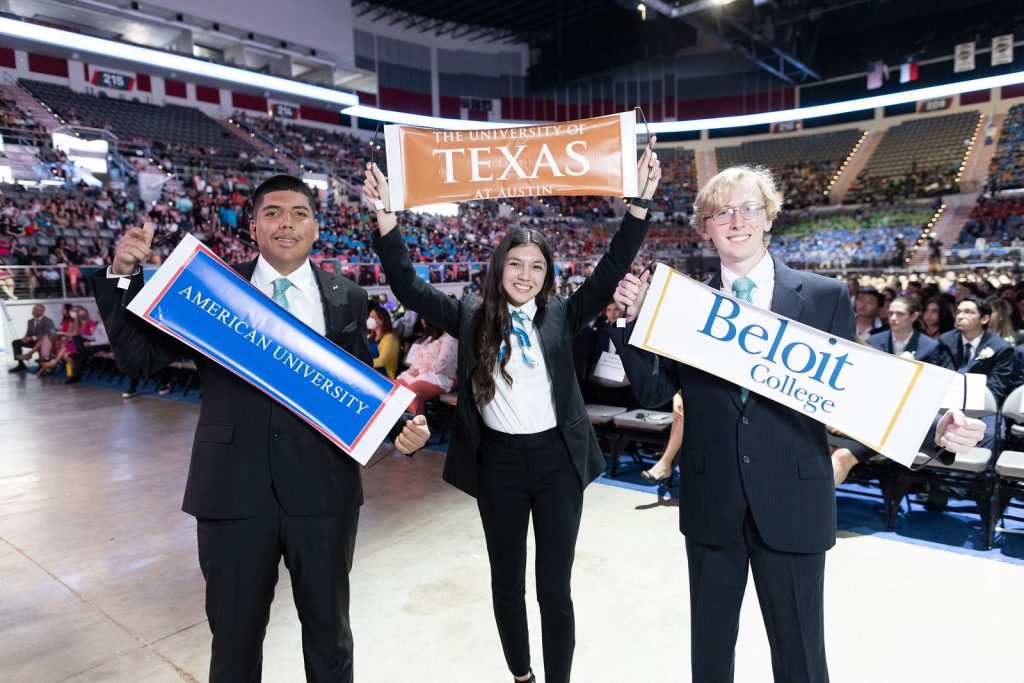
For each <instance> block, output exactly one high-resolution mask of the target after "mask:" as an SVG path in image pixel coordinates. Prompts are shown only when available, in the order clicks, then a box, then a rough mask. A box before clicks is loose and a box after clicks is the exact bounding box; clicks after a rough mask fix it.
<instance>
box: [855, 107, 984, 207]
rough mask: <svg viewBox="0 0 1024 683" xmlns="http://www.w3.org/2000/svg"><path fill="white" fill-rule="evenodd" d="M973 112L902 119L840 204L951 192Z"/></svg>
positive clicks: (972, 127) (975, 122) (974, 121)
mask: <svg viewBox="0 0 1024 683" xmlns="http://www.w3.org/2000/svg"><path fill="white" fill-rule="evenodd" d="M979 118H980V114H979V113H978V112H974V111H968V112H960V113H957V114H948V115H945V116H936V117H929V118H924V119H917V120H913V121H905V122H903V123H901V124H899V125H898V126H894V127H892V128H890V129H889V130H888V131H886V133H885V137H883V138H882V141H881V142H880V143H879V145H878V147H877V149H875V151H874V154H872V155H871V158H870V159H868V162H867V164H866V165H865V167H864V169H863V170H862V171H861V172H860V174H859V175H858V176H857V179H856V180H855V181H854V184H853V185H851V186H850V191H849V192H848V193H847V195H846V197H845V199H844V203H847V204H859V203H864V202H867V203H874V204H878V203H883V202H884V203H889V204H893V203H898V202H901V201H906V200H908V199H916V198H920V197H936V196H939V195H942V194H947V193H950V192H956V191H957V187H956V179H957V176H958V174H959V172H960V168H961V165H962V164H963V160H964V155H965V153H966V151H967V144H968V142H969V141H970V140H971V138H972V136H973V135H974V133H975V130H976V128H977V126H978V122H979Z"/></svg>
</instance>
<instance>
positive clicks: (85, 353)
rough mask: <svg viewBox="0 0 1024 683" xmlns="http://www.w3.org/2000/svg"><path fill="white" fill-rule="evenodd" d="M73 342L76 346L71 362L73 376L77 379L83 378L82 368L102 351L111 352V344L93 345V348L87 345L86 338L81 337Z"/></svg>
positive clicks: (78, 336)
mask: <svg viewBox="0 0 1024 683" xmlns="http://www.w3.org/2000/svg"><path fill="white" fill-rule="evenodd" d="M72 342H73V343H74V345H75V355H73V356H72V357H71V360H70V361H69V362H70V363H71V376H72V377H76V378H79V379H80V378H81V377H82V368H84V367H85V364H86V363H87V362H88V361H89V359H90V358H92V357H93V356H94V355H96V354H97V353H100V352H101V351H109V350H110V344H93V345H91V346H86V345H85V337H82V336H81V335H75V337H74V339H73V340H72Z"/></svg>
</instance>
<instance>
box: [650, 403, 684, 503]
mask: <svg viewBox="0 0 1024 683" xmlns="http://www.w3.org/2000/svg"><path fill="white" fill-rule="evenodd" d="M683 417H684V416H683V392H681V391H677V392H676V395H675V396H673V397H672V429H671V430H670V431H669V433H668V443H667V444H665V452H664V453H662V454H661V458H660V459H659V460H658V462H656V463H654V466H653V467H651V469H649V470H645V471H643V472H641V473H640V476H641V477H643V478H644V480H645V481H647V482H648V483H650V484H660V483H661V482H662V481H664V480H665V479H668V478H669V477H670V476H672V468H673V467H675V464H676V454H677V453H678V452H679V447H680V446H682V445H683Z"/></svg>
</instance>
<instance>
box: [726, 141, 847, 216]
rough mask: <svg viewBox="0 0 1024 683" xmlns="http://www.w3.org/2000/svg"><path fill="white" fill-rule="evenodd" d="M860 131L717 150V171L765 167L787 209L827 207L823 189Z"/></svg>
mask: <svg viewBox="0 0 1024 683" xmlns="http://www.w3.org/2000/svg"><path fill="white" fill-rule="evenodd" d="M860 137H861V131H860V130H857V129H850V130H841V131H836V132H834V133H821V134H818V135H797V136H788V137H780V138H778V139H771V140H757V141H752V142H744V143H742V144H740V145H737V146H735V147H719V148H718V149H717V150H716V152H715V153H716V157H717V159H718V168H726V167H728V166H736V165H738V164H748V165H753V166H767V167H768V168H770V169H772V171H773V172H774V173H775V175H776V177H777V178H778V179H779V181H780V183H781V190H782V194H783V196H784V197H785V198H786V206H787V207H790V208H795V209H799V208H803V207H805V206H814V205H818V204H826V203H827V201H826V197H825V194H824V192H825V190H827V189H828V184H829V181H830V180H832V178H834V177H835V175H836V173H837V172H838V171H839V167H840V165H841V164H842V161H843V160H844V159H845V158H846V157H847V156H848V155H849V154H850V152H851V150H853V147H854V145H856V144H857V141H858V140H860Z"/></svg>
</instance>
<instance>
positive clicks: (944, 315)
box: [921, 294, 956, 334]
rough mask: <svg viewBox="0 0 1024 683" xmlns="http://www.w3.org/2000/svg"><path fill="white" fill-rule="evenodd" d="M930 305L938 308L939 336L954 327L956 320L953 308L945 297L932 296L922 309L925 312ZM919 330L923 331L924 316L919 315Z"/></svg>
mask: <svg viewBox="0 0 1024 683" xmlns="http://www.w3.org/2000/svg"><path fill="white" fill-rule="evenodd" d="M932 304H935V305H936V306H938V308H939V334H942V333H943V332H949V331H950V330H952V329H953V328H954V327H955V326H956V318H955V317H954V315H953V307H952V306H950V305H949V301H948V300H947V299H946V297H944V296H942V295H941V294H939V295H936V296H933V297H932V298H931V299H928V303H926V304H925V305H924V309H925V310H926V311H927V310H928V307H929V306H931V305H932ZM921 328H922V329H924V314H922V315H921Z"/></svg>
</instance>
